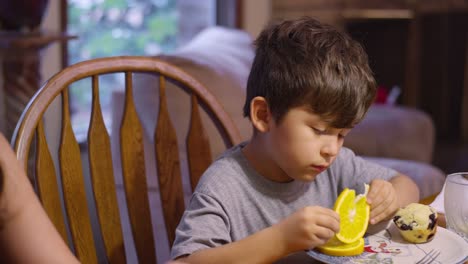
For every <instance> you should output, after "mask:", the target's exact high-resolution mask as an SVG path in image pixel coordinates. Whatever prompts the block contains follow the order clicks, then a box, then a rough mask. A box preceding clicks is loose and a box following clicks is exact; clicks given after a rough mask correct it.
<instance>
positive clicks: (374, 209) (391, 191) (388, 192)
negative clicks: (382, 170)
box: [367, 179, 400, 224]
mask: <svg viewBox="0 0 468 264" xmlns="http://www.w3.org/2000/svg"><path fill="white" fill-rule="evenodd" d="M367 203H368V204H369V205H370V208H371V210H370V223H371V224H377V223H379V222H380V221H382V220H387V219H390V218H391V217H393V215H394V214H395V212H396V211H397V210H398V208H399V207H400V206H399V204H400V203H399V200H398V197H397V195H396V192H395V188H394V187H393V185H392V184H391V183H390V182H388V181H385V180H381V179H375V180H372V181H371V184H370V189H369V193H368V194H367Z"/></svg>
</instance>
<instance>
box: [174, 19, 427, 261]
mask: <svg viewBox="0 0 468 264" xmlns="http://www.w3.org/2000/svg"><path fill="white" fill-rule="evenodd" d="M256 46H257V51H256V56H255V59H254V62H253V65H252V69H251V72H250V75H249V79H248V83H247V98H246V102H245V105H244V115H245V116H247V117H249V118H250V120H251V123H252V125H253V128H254V135H253V136H252V138H251V140H250V141H249V142H245V143H242V144H240V145H238V146H236V147H234V148H232V149H230V150H228V151H227V152H225V153H224V154H223V155H222V156H221V157H220V158H219V159H218V160H217V161H215V162H214V163H213V164H212V165H211V166H210V167H209V168H208V169H207V171H206V172H205V173H204V175H203V177H202V178H201V180H200V182H199V183H198V186H197V188H196V190H195V192H194V194H193V196H192V199H191V201H190V205H189V206H188V207H187V209H186V212H185V214H184V216H183V218H182V220H181V223H180V224H179V226H178V228H177V231H176V240H175V242H174V245H173V247H172V253H171V255H172V258H174V259H181V260H183V261H185V262H188V263H271V262H275V261H277V260H280V259H281V260H282V261H289V262H290V263H304V262H307V263H309V262H310V261H311V260H312V259H311V258H310V257H308V256H307V255H305V253H304V250H308V249H312V248H314V247H316V246H319V245H322V244H324V243H325V242H326V241H327V240H329V239H330V238H331V237H332V236H333V235H334V234H335V233H336V232H338V231H339V221H340V219H339V216H338V214H337V213H335V212H334V211H333V210H331V209H329V208H332V207H333V204H334V201H335V200H336V198H337V196H338V194H339V193H340V192H341V191H342V190H343V189H344V188H346V187H348V188H352V189H356V190H358V191H359V192H363V189H364V187H363V186H364V183H369V184H370V191H369V194H368V203H369V204H370V206H371V216H370V217H371V218H370V223H371V224H376V223H378V222H380V221H382V220H384V219H389V218H390V217H391V216H392V215H393V214H394V212H395V211H396V210H397V209H398V208H399V207H401V206H404V205H406V204H408V203H410V202H414V201H417V199H418V197H419V190H418V188H417V186H416V185H415V184H414V183H413V182H412V181H411V180H410V179H409V178H408V177H407V176H404V175H401V174H398V173H397V172H396V171H393V170H390V169H387V168H383V167H381V166H378V165H376V164H372V163H369V162H366V161H364V160H363V159H361V158H358V157H356V156H355V155H354V154H353V153H352V152H351V151H350V150H349V149H346V148H343V149H342V145H343V140H344V137H345V136H346V134H348V132H349V131H350V129H351V128H352V127H353V126H354V125H355V124H357V123H358V122H359V121H360V120H361V119H362V118H363V117H364V115H365V113H366V111H367V109H368V108H369V106H370V105H371V103H372V101H373V99H374V95H375V86H376V85H375V81H374V78H373V76H372V73H371V70H370V68H369V66H368V62H367V56H366V54H365V53H364V51H363V49H362V48H361V46H360V45H359V44H358V43H357V42H355V41H353V40H352V39H350V37H348V36H347V35H345V34H343V33H340V32H338V31H337V30H335V29H333V28H331V27H329V26H326V25H322V24H320V23H319V22H318V21H316V20H313V19H310V18H301V19H298V20H291V21H284V22H282V23H280V24H277V25H273V26H270V27H268V28H266V29H265V30H263V31H262V32H261V33H260V35H259V37H258V38H257V40H256ZM284 257H287V258H284Z"/></svg>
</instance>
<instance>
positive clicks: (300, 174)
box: [265, 107, 350, 181]
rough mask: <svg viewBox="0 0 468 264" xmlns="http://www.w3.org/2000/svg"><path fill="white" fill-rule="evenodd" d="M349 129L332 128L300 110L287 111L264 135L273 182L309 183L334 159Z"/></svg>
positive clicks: (303, 109) (308, 112) (313, 115)
mask: <svg viewBox="0 0 468 264" xmlns="http://www.w3.org/2000/svg"><path fill="white" fill-rule="evenodd" d="M349 131H350V129H348V128H345V129H341V128H332V127H330V126H329V125H328V124H327V123H326V122H324V121H323V120H322V119H321V118H320V116H318V115H315V114H313V113H311V112H310V111H307V110H306V109H305V108H303V107H297V108H293V109H291V110H289V111H288V112H287V113H286V114H285V116H284V117H283V119H282V120H281V121H280V122H279V123H278V122H275V121H272V124H270V128H269V131H268V132H267V133H266V134H265V136H266V140H267V142H266V143H267V144H266V146H267V151H268V155H269V156H270V159H271V160H272V161H273V163H274V165H273V164H272V165H273V167H276V169H274V170H273V171H276V172H274V173H273V174H274V175H270V176H271V177H272V178H273V180H277V181H290V180H293V179H294V180H301V181H312V180H314V179H315V177H316V176H317V175H318V174H319V173H321V172H322V171H324V170H326V169H327V168H328V167H329V166H330V164H331V163H332V162H333V161H334V160H335V158H336V156H337V155H338V152H339V151H340V149H341V147H342V146H343V142H344V137H345V136H346V135H347V134H348V133H349Z"/></svg>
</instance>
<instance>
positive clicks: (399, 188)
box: [390, 173, 419, 207]
mask: <svg viewBox="0 0 468 264" xmlns="http://www.w3.org/2000/svg"><path fill="white" fill-rule="evenodd" d="M390 183H391V184H392V185H393V188H394V189H395V192H396V195H397V197H398V201H399V207H403V206H406V205H407V204H410V203H414V202H418V201H419V188H418V186H417V185H416V183H415V182H414V181H413V180H412V179H411V178H410V177H408V176H406V175H404V174H401V173H398V174H397V175H396V176H395V177H393V178H392V179H390Z"/></svg>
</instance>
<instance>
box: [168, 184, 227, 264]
mask: <svg viewBox="0 0 468 264" xmlns="http://www.w3.org/2000/svg"><path fill="white" fill-rule="evenodd" d="M230 242H232V241H231V236H230V225H229V220H228V217H227V215H226V213H225V211H224V210H223V207H222V206H221V204H220V203H219V202H218V201H217V200H216V199H214V198H212V197H211V196H209V195H206V194H203V193H197V192H195V193H194V194H193V195H192V198H191V200H190V204H189V206H188V207H187V209H186V210H185V212H184V215H183V217H182V219H181V221H180V223H179V225H178V227H177V229H176V238H175V241H174V244H173V246H172V249H171V259H175V258H178V257H180V256H184V255H190V254H192V253H193V252H195V251H197V250H200V249H206V248H214V247H217V246H221V245H224V244H227V243H230Z"/></svg>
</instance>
